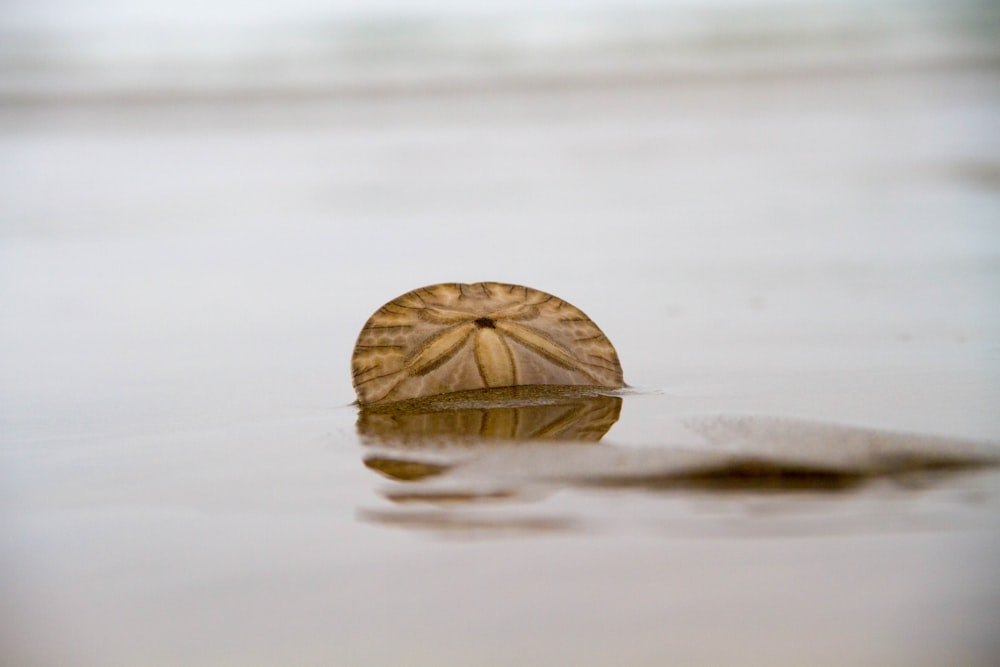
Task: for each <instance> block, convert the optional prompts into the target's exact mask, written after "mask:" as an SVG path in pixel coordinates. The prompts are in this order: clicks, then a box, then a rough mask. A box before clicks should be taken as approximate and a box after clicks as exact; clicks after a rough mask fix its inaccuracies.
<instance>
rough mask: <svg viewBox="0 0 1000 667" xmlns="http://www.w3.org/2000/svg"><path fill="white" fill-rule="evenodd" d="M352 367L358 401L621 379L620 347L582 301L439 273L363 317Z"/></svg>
mask: <svg viewBox="0 0 1000 667" xmlns="http://www.w3.org/2000/svg"><path fill="white" fill-rule="evenodd" d="M351 372H352V375H353V382H354V389H355V391H357V394H358V402H359V403H361V404H363V405H370V404H375V403H387V402H391V401H401V400H406V399H413V398H421V397H425V396H434V395H437V394H445V393H450V392H456V391H468V390H473V389H483V388H493V387H510V386H522V385H584V386H591V387H607V388H618V387H622V386H624V382H623V380H622V368H621V364H620V363H619V362H618V354H617V353H616V352H615V348H614V347H613V346H612V345H611V342H610V341H609V340H608V339H607V337H606V336H605V335H604V333H603V332H602V331H601V330H600V329H599V328H598V327H597V325H596V324H594V323H593V322H592V321H591V320H590V318H589V317H587V316H586V315H585V314H584V313H583V311H581V310H580V309H579V308H576V307H575V306H572V305H570V304H569V303H566V302H565V301H563V300H562V299H559V298H557V297H554V296H552V295H551V294H546V293H545V292H541V291H539V290H535V289H531V288H530V287H523V286H521V285H507V284H504V283H472V284H468V285H466V284H462V283H442V284H440V285H431V286H428V287H421V288H420V289H416V290H413V291H412V292H407V293H406V294H404V295H403V296H401V297H399V298H397V299H393V300H392V301H390V302H389V303H387V304H385V305H384V306H382V307H381V308H379V309H378V310H377V311H375V314H374V315H372V316H371V317H370V318H369V319H368V321H367V322H366V323H365V326H364V328H363V329H362V330H361V333H360V335H359V336H358V342H357V343H356V344H355V346H354V355H353V357H352V359H351Z"/></svg>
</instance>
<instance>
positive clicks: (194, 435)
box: [0, 63, 1000, 665]
mask: <svg viewBox="0 0 1000 667" xmlns="http://www.w3.org/2000/svg"><path fill="white" fill-rule="evenodd" d="M779 74H780V73H779ZM997 79H998V73H997V70H996V68H995V67H993V66H991V65H983V64H982V63H980V64H972V65H970V64H968V63H966V64H964V65H960V66H959V65H955V64H952V65H949V66H948V67H941V68H937V69H933V68H932V69H929V70H923V69H920V68H918V67H909V68H907V67H903V68H899V69H893V70H890V71H878V72H876V73H872V74H865V73H863V72H862V73H858V72H848V73H846V74H840V75H830V74H829V72H828V73H827V74H826V75H825V76H824V77H820V78H816V79H811V78H809V77H805V78H803V77H801V76H794V77H783V76H780V75H773V76H769V77H764V78H759V79H752V80H744V79H741V78H739V77H737V78H735V79H732V80H728V79H724V78H722V79H720V78H713V79H711V80H708V81H706V82H703V83H699V84H692V83H691V82H690V81H688V80H681V81H671V80H670V79H669V78H668V79H665V80H653V81H647V82H645V83H639V84H633V85H627V86H626V85H622V86H614V87H610V88H609V87H607V83H606V82H603V83H602V82H599V83H597V84H594V85H592V86H587V85H583V86H581V85H578V84H575V85H574V86H571V87H569V88H567V89H557V88H554V89H552V90H546V89H544V88H538V87H528V88H526V89H518V88H517V87H516V86H514V87H513V88H505V89H503V90H498V91H485V92H484V91H482V90H475V91H472V92H467V93H462V92H461V91H458V92H452V93H441V92H440V91H438V92H435V93H434V94H427V95H419V94H400V95H397V96H390V97H389V98H382V97H379V96H374V97H373V96H358V97H352V96H347V97H336V96H334V97H332V98H324V97H322V96H319V97H317V98H315V99H309V100H297V101H294V100H292V101H290V100H282V99H273V100H261V101H258V102H257V103H254V104H236V103H232V102H226V101H225V100H221V101H220V100H208V101H205V102H197V101H191V100H188V101H175V102H173V103H170V102H162V101H161V102H158V103H148V102H145V103H134V104H132V105H116V104H107V105H102V104H96V103H90V102H88V103H86V104H77V105H75V106H74V105H69V106H46V105H42V106H38V107H31V106H25V105H23V104H20V103H19V104H10V105H5V106H3V108H2V109H0V146H2V153H0V155H2V158H0V170H2V178H0V195H2V199H3V201H4V202H5V203H4V207H3V208H4V212H3V217H2V223H0V233H2V244H0V276H2V278H0V290H2V291H0V297H2V309H3V310H2V313H3V321H4V326H3V327H2V328H0V350H2V355H3V359H2V361H3V363H2V368H0V379H2V383H0V418H2V429H3V430H2V438H3V446H2V449H0V512H2V513H0V565H2V567H0V586H2V592H3V594H2V595H0V600H2V602H0V652H2V655H3V656H4V657H5V658H7V657H9V659H7V660H5V662H9V663H10V664H39V665H48V664H60V665H74V664H79V665H90V664H102V665H106V664H123V665H124V664H145V665H168V664H170V665H174V664H191V665H219V664H324V665H331V664H333V665H339V664H345V665H347V664H349V665H364V664H372V665H382V664H418V665H419V664H428V665H431V664H433V665H440V664H456V665H457V664H463V665H464V664H498V665H499V664H512V663H517V664H539V665H543V664H544V665H551V664H573V665H588V664H594V665H598V664H609V663H612V662H613V663H616V664H660V663H663V662H667V661H673V662H680V663H688V664H691V663H695V664H720V663H738V664H775V663H797V664H812V665H823V664H831V665H832V664H838V665H839V664H851V663H854V664H883V665H896V664H898V665H920V664H927V665H931V664H945V663H949V664H957V663H961V664H966V665H988V664H994V659H995V657H996V656H997V655H1000V645H998V643H997V639H996V633H995V627H996V624H997V620H998V619H1000V576H998V575H997V573H996V567H995V563H996V562H998V561H1000V473H998V471H997V468H995V467H993V464H994V463H995V461H996V457H997V452H998V451H1000V413H998V411H997V410H996V406H997V405H1000V381H998V377H1000V374H998V371H1000V310H998V308H997V305H996V298H995V296H996V294H998V293H1000V236H998V232H997V228H996V220H997V214H998V212H1000V182H998V181H997V178H996V165H997V163H998V155H1000V143H998V141H1000V140H998V139H997V138H995V137H996V136H997V135H996V133H991V132H988V131H986V129H987V128H988V127H990V125H991V123H992V119H993V118H995V115H996V113H997V111H998V109H1000V95H998V91H1000V86H997V83H998V80H997ZM478 280H500V281H505V282H513V283H519V284H526V285H531V286H533V287H537V288H539V289H543V290H545V291H548V292H551V293H553V294H556V295H558V296H560V297H563V298H565V299H567V300H569V301H570V302H572V303H573V304H574V305H577V306H579V307H580V308H581V309H583V310H584V311H585V312H586V313H587V314H588V315H590V316H591V317H592V318H593V319H594V321H595V322H597V323H598V324H599V325H600V326H601V328H602V329H603V330H604V331H605V333H607V335H608V337H609V338H610V340H611V341H612V342H613V343H614V344H615V346H616V347H617V349H618V352H619V355H620V357H621V360H622V365H623V367H624V369H625V378H626V381H627V382H629V383H630V385H632V389H631V390H630V391H626V392H623V393H621V394H617V395H614V396H611V397H604V398H596V397H591V398H589V399H587V400H577V401H575V402H573V401H570V403H569V405H568V406H567V404H565V403H562V404H560V403H559V402H558V401H555V402H554V403H553V404H552V405H549V406H548V407H545V406H539V405H537V404H536V403H534V402H530V401H529V402H528V403H527V404H523V405H519V404H506V405H504V406H503V407H501V408H495V409H493V410H492V411H489V410H487V409H486V408H484V407H483V406H476V405H473V406H468V405H467V406H465V407H466V408H468V409H469V410H470V411H471V412H466V413H462V414H456V413H454V412H451V413H445V414H443V415H441V414H439V415H437V416H430V417H428V416H426V415H423V416H421V415H409V416H407V417H406V418H405V419H399V418H396V419H387V418H385V416H384V415H381V416H380V415H362V414H359V412H358V410H357V408H355V407H354V406H353V405H351V402H352V401H353V400H354V396H353V393H352V390H351V385H350V373H349V356H350V350H351V348H352V345H353V343H354V339H355V336H356V335H357V333H358V330H359V329H360V328H361V325H362V324H363V323H364V321H365V320H366V318H367V317H368V316H369V315H370V314H371V312H372V311H373V310H374V309H375V308H377V307H378V306H379V305H380V304H382V303H384V302H386V301H387V300H389V299H391V298H393V297H395V296H397V295H399V294H402V293H403V292H405V291H407V290H410V289H412V288H415V287H417V286H420V285H425V284H431V283H435V282H440V281H464V282H474V281H478ZM549 408H551V409H549ZM524 429H527V431H525V430H524ZM428 432H433V433H435V434H436V436H435V437H434V438H433V439H432V440H431V441H430V442H427V441H426V438H424V437H422V436H423V435H426V434H427V433H428ZM470 432H471V434H472V436H473V437H471V439H470V437H469V434H470ZM414 434H415V435H414ZM524 435H534V436H538V435H562V436H567V437H568V439H555V440H541V441H531V442H524V441H523V439H522V438H523V436H524ZM598 435H600V436H601V437H600V439H599V440H597V441H595V438H596V436H598ZM483 436H491V438H490V439H488V440H485V441H484V440H483ZM511 436H514V437H515V438H517V440H516V441H515V442H511V441H510V437H511ZM569 436H572V437H569Z"/></svg>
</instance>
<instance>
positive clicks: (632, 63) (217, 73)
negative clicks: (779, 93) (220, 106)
mask: <svg viewBox="0 0 1000 667" xmlns="http://www.w3.org/2000/svg"><path fill="white" fill-rule="evenodd" d="M998 26H1000V9H998V7H996V6H995V5H993V4H991V3H985V2H979V1H976V0H962V1H960V2H956V3H947V4H946V3H935V2H889V3H881V4H880V5H879V6H878V7H871V6H868V5H866V4H865V3H862V2H859V1H857V0H756V1H755V2H752V3H745V2H737V1H736V0H712V1H711V2H699V3H696V2H692V1H691V0H672V1H670V2H666V3H664V2H622V1H616V0H590V1H589V2H584V3H582V4H581V3H568V2H557V1H549V2H543V3H529V2H523V1H519V2H514V3H504V4H503V6H499V5H478V4H477V5H476V6H475V7H469V6H466V5H465V4H463V3H458V2H449V1H446V0H441V1H438V2H431V3H422V4H420V5H412V4H409V3H403V2H400V1H398V0H385V1H382V2H377V3H360V2H353V1H342V2H336V3H332V4H331V3H321V2H317V1H315V0H297V1H296V2H293V3H282V4H281V5H272V4H268V3H256V4H250V5H244V4H242V3H240V4H237V3H231V2H214V3H211V4H209V5H202V4H199V3H193V2H187V3H180V4H177V3H174V4H170V3H153V4H147V5H142V6H133V5H132V4H129V3H126V2H123V1H120V0H106V1H105V2H102V3H88V4H87V6H86V8H85V9H84V8H82V7H76V6H74V5H73V3H69V2H60V1H57V0H47V1H44V2H40V3H29V2H13V3H7V5H6V6H5V9H4V12H3V13H2V14H0V103H5V102H6V103H12V102H13V103H17V102H22V103H23V102H29V103H31V102H45V101H66V100H72V99H74V98H80V97H83V98H85V99H93V98H96V99H101V98H106V97H110V98H121V97H126V98H128V97H137V96H138V97H142V96H144V95H153V96H154V97H156V98H157V99H162V98H163V97H167V98H169V97H170V96H172V95H178V96H182V97H190V96H194V97H220V96H222V97H225V96H229V95H237V96H239V95H240V94H246V93H248V92H252V93H263V94H267V95H279V96H280V95H282V94H301V93H303V92H318V93H324V94H325V93H329V92H337V93H345V92H346V93H352V92H365V91H370V90H376V91H398V90H425V89H435V88H440V87H442V86H443V87H446V88H448V89H452V88H461V89H464V88H468V87H472V88H476V87H484V86H493V85H515V86H517V85H525V84H527V85H532V84H536V83H541V84H545V85H548V84H551V83H565V82H567V81H569V82H572V81H574V80H576V81H583V80H585V81H587V82H589V84H591V85H594V84H596V85H604V84H607V83H610V82H613V81H615V80H617V79H624V80H627V81H642V80H645V79H652V80H655V81H660V80H663V79H669V78H682V79H683V78H691V77H694V78H704V77H709V78H710V77H713V76H725V77H728V76H733V75H739V76H743V75H755V74H758V75H759V74H768V75H772V74H782V73H784V74H787V73H803V72H805V73H809V72H815V71H819V72H831V71H833V72H836V71H851V72H877V71H879V70H883V69H885V68H914V67H916V68H920V67H942V66H944V67H948V66H952V65H956V66H963V67H965V66H969V65H970V64H971V65H973V66H975V65H985V66H989V67H995V66H997V64H998V63H1000V45H998V44H997V41H996V40H995V35H996V34H997V27H998Z"/></svg>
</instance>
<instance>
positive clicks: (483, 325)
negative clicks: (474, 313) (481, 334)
mask: <svg viewBox="0 0 1000 667" xmlns="http://www.w3.org/2000/svg"><path fill="white" fill-rule="evenodd" d="M476 326H477V327H479V328H480V329H496V328H497V323H496V322H494V321H493V320H491V319H490V318H488V317H480V318H479V319H478V320H476Z"/></svg>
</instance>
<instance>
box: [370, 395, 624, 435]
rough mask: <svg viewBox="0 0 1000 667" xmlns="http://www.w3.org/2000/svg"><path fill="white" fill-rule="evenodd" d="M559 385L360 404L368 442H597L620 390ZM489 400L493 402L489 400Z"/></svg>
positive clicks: (614, 412) (612, 418)
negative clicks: (588, 390)
mask: <svg viewBox="0 0 1000 667" xmlns="http://www.w3.org/2000/svg"><path fill="white" fill-rule="evenodd" d="M584 391H586V390H572V389H564V388H562V387H552V388H548V389H546V388H544V387H512V388H508V389H493V390H488V391H480V392H463V393H459V394H450V395H449V396H448V398H450V399H453V400H452V401H446V400H444V399H439V400H438V401H434V400H433V399H432V400H427V401H420V402H417V401H407V402H405V403H399V404H393V405H387V406H384V407H382V406H375V407H371V408H362V409H361V413H360V415H359V416H358V433H359V434H360V435H361V437H362V439H363V440H364V441H365V442H366V443H367V444H376V443H388V444H403V443H418V444H419V443H422V442H427V441H431V442H443V441H462V440H470V439H471V440H473V441H477V442H478V441H480V440H483V439H494V438H500V439H509V440H571V441H576V442H597V441H598V440H600V439H601V438H603V437H604V434H605V433H607V432H608V429H610V428H611V427H612V426H613V425H614V423H615V422H617V421H618V417H619V415H620V414H621V405H622V399H621V397H620V396H605V395H601V394H586V393H583V392H584ZM488 401H489V402H490V403H493V404H488Z"/></svg>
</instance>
